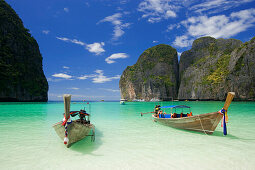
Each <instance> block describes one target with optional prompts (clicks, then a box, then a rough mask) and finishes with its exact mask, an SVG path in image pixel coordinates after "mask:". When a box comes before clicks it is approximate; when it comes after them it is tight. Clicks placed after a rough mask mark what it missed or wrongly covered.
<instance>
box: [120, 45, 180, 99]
mask: <svg viewBox="0 0 255 170" xmlns="http://www.w3.org/2000/svg"><path fill="white" fill-rule="evenodd" d="M178 69H179V68H178V58H177V51H176V49H174V48H172V47H171V46H169V45H164V44H161V45H157V46H154V47H152V48H149V49H147V50H145V51H144V52H143V53H142V55H141V56H140V57H139V59H138V61H137V63H136V64H135V65H133V66H128V67H127V68H126V69H125V71H124V72H123V74H122V75H121V78H120V82H119V87H120V91H121V97H122V98H124V99H127V100H134V99H144V100H146V101H149V100H151V99H160V100H170V99H171V98H170V97H177V94H178Z"/></svg>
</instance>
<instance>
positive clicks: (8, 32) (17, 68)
mask: <svg viewBox="0 0 255 170" xmlns="http://www.w3.org/2000/svg"><path fill="white" fill-rule="evenodd" d="M47 92H48V82H47V80H46V78H45V75H44V73H43V70H42V56H41V54H40V51H39V47H38V44H37V42H36V40H35V39H34V38H33V37H32V36H31V34H30V33H29V30H28V29H26V28H24V26H23V23H22V21H21V19H20V18H19V16H18V15H17V14H16V13H15V11H14V10H13V9H12V8H11V7H10V6H9V5H8V4H7V3H6V2H5V1H3V0H0V101H47V100H48V95H47Z"/></svg>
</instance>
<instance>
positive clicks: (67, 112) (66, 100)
mask: <svg viewBox="0 0 255 170" xmlns="http://www.w3.org/2000/svg"><path fill="white" fill-rule="evenodd" d="M63 98H64V107H65V116H66V119H68V118H69V116H70V102H71V95H70V94H64V96H63Z"/></svg>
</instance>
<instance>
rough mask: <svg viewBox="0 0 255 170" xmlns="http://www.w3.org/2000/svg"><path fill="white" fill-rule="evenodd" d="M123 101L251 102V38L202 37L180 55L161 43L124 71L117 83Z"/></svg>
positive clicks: (254, 47) (254, 71)
mask: <svg viewBox="0 0 255 170" xmlns="http://www.w3.org/2000/svg"><path fill="white" fill-rule="evenodd" d="M119 87H120V92H121V98H123V99H127V100H142V101H143V100H144V101H152V100H173V99H178V100H224V99H225V97H226V94H227V92H228V91H234V92H235V93H236V97H235V100H251V101H254V100H255V37H254V38H252V39H251V40H250V41H248V42H246V43H242V42H241V41H240V40H236V39H222V38H219V39H215V38H212V37H201V38H198V39H196V40H195V41H194V42H193V44H192V48H191V49H190V50H188V51H184V52H183V53H182V54H181V57H180V62H179V63H178V59H177V51H176V49H174V48H173V47H171V46H169V45H164V44H160V45H157V46H154V47H152V48H149V49H147V50H145V51H144V52H143V53H142V54H141V56H140V57H139V59H138V61H137V63H136V64H134V65H133V66H128V67H127V68H126V69H125V70H124V72H123V74H122V75H121V78H120V81H119Z"/></svg>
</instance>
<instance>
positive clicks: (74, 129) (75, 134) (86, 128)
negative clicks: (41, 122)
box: [53, 121, 95, 148]
mask: <svg viewBox="0 0 255 170" xmlns="http://www.w3.org/2000/svg"><path fill="white" fill-rule="evenodd" d="M53 128H54V129H55V131H56V133H57V135H58V136H59V137H60V139H62V140H63V141H64V138H65V127H64V126H62V122H58V123H56V124H54V125H53ZM91 129H93V130H94V129H95V128H94V125H93V124H82V123H80V122H76V121H73V122H72V123H71V124H69V125H68V126H67V132H68V140H69V141H68V142H67V144H66V147H68V148H69V147H70V146H71V145H72V144H74V143H75V142H78V141H80V140H82V139H83V138H85V137H86V136H88V134H89V133H90V131H91Z"/></svg>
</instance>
